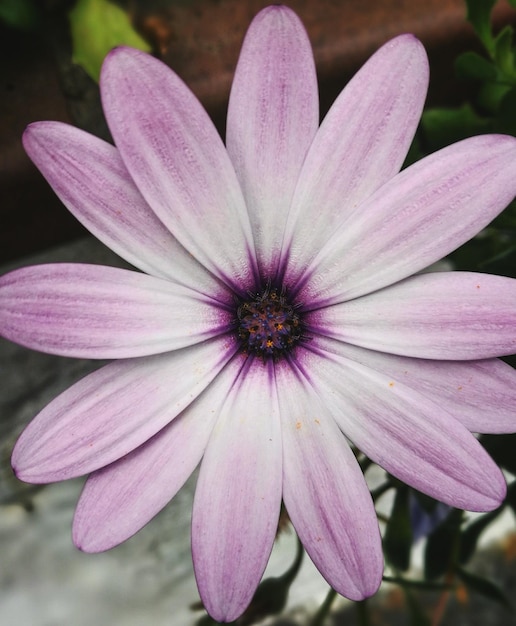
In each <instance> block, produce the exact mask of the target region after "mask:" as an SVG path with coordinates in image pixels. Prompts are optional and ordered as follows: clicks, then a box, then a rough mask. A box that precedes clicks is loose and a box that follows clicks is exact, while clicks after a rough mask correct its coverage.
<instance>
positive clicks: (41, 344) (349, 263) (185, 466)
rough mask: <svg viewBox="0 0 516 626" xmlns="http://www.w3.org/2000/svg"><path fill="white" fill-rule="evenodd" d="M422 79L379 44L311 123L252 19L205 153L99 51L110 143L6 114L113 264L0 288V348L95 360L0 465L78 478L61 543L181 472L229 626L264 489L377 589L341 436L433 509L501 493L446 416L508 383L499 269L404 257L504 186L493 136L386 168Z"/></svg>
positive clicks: (276, 48)
mask: <svg viewBox="0 0 516 626" xmlns="http://www.w3.org/2000/svg"><path fill="white" fill-rule="evenodd" d="M427 80H428V66H427V59H426V56H425V52H424V50H423V47H422V45H421V44H420V43H419V42H418V41H417V40H416V39H415V38H414V37H412V36H411V35H402V36H400V37H398V38H396V39H394V40H392V41H390V42H389V43H387V44H386V45H385V46H383V47H382V48H381V49H380V50H379V51H378V52H377V53H376V54H375V55H374V56H373V57H372V58H371V59H370V60H369V61H368V62H367V63H366V64H365V66H364V67H363V68H362V69H361V70H360V71H359V73H358V74H357V75H356V76H355V77H354V78H353V80H352V81H351V82H350V83H349V85H348V86H347V87H346V89H345V90H344V91H343V92H342V94H341V95H340V96H339V98H338V99H337V100H336V102H335V104H334V105H333V107H332V108H331V110H330V111H329V113H328V114H327V116H326V117H325V119H324V121H323V123H322V125H321V126H320V128H318V122H319V112H318V94H317V83H316V75H315V69H314V61H313V56H312V52H311V48H310V45H309V41H308V38H307V35H306V33H305V31H304V29H303V26H302V24H301V23H300V21H299V19H298V18H297V17H296V15H295V14H294V13H293V12H292V11H291V10H289V9H288V8H286V7H282V6H274V7H269V8H267V9H265V10H263V11H262V12H261V13H259V14H258V16H257V17H256V18H255V19H254V21H253V22H252V24H251V26H250V28H249V31H248V33H247V36H246V38H245V41H244V44H243V48H242V52H241V55H240V59H239V62H238V66H237V69H236V74H235V79H234V83H233V88H232V91H231V97H230V102H229V110H228V119H227V143H226V146H224V144H223V143H222V141H221V140H220V138H219V136H218V134H217V132H216V130H215V129H214V127H213V125H212V123H211V122H210V120H209V118H208V117H207V115H206V113H205V111H204V110H203V109H202V107H201V105H200V104H199V102H198V101H197V100H196V98H195V97H194V96H193V95H192V93H191V92H190V91H189V90H188V88H187V87H186V86H185V85H184V84H183V83H182V82H181V80H180V79H179V78H178V77H177V76H176V75H175V74H174V73H173V72H172V71H170V70H169V69H168V68H167V67H166V66H164V65H163V64H162V63H160V62H159V61H157V60H156V59H154V58H152V57H151V56H148V55H146V54H144V53H142V52H139V51H136V50H131V49H126V48H118V49H116V50H114V51H113V52H112V53H111V54H110V55H109V56H108V58H107V59H106V61H105V64H104V67H103V70H102V76H101V93H102V100H103V106H104V111H105V114H106V118H107V120H108V124H109V127H110V130H111V132H112V135H113V138H114V141H115V146H116V147H113V146H112V145H109V144H107V143H104V142H103V141H101V140H99V139H97V138H96V137H93V136H91V135H88V134H86V133H84V132H82V131H80V130H77V129H75V128H72V127H69V126H67V125H64V124H60V123H57V122H39V123H36V124H33V125H31V126H30V127H29V128H28V129H27V131H26V133H25V135H24V144H25V147H26V150H27V152H28V153H29V155H30V157H31V158H32V159H33V161H34V162H35V163H36V165H37V166H38V167H39V169H40V170H41V171H42V173H43V174H44V176H45V177H46V178H47V179H48V181H49V182H50V184H51V185H52V187H53V188H54V190H55V191H56V193H57V194H58V196H59V197H60V198H61V200H62V201H63V202H64V204H65V205H66V206H67V207H68V208H69V209H70V210H71V211H72V213H73V214H74V215H76V216H77V218H78V219H79V220H80V221H81V222H82V223H83V224H85V225H86V226H87V227H88V228H89V229H90V230H91V232H93V233H94V234H95V235H96V236H97V237H98V238H99V239H101V240H102V241H103V242H104V243H106V244H107V245H108V246H110V247H111V248H112V249H113V250H114V251H116V252H117V253H118V254H120V255H121V256H122V257H124V258H125V259H126V260H127V261H129V262H130V263H132V264H133V265H134V266H136V267H137V268H138V269H139V270H141V272H135V271H129V270H123V269H115V268H110V267H101V266H94V265H80V264H77V265H75V264H54V265H40V266H36V267H27V268H24V269H20V270H17V271H14V272H12V273H10V274H7V275H6V276H4V277H3V279H2V280H1V284H0V294H1V308H0V324H1V329H2V333H3V335H4V336H5V337H7V338H9V339H11V340H14V341H17V342H19V343H21V344H23V345H26V346H28V347H31V348H35V349H38V350H42V351H45V352H50V353H54V354H60V355H66V356H74V357H93V358H101V359H116V360H115V361H113V362H112V363H111V364H109V365H107V366H105V367H103V368H102V369H100V370H98V371H96V372H94V373H93V374H90V375H89V376H87V377H86V378H84V379H83V380H81V381H80V382H78V383H77V384H75V385H74V386H73V387H71V388H70V389H69V390H67V391H65V392H64V393H63V394H61V395H60V396H59V397H58V398H56V399H55V400H54V401H53V402H52V403H50V404H49V405H48V406H47V407H46V408H45V409H44V410H43V411H42V412H41V413H40V414H39V415H38V416H37V417H36V418H35V419H34V421H33V422H32V423H31V424H30V425H29V426H28V428H27V429H26V430H25V432H24V433H23V434H22V435H21V437H20V439H19V441H18V443H17V445H16V447H15V450H14V453H13V461H12V462H13V467H14V469H15V471H16V474H17V475H18V476H19V477H20V478H21V479H22V480H25V481H29V482H34V483H46V482H51V481H57V480H63V479H67V478H71V477H73V476H78V475H82V474H88V473H89V474H90V476H89V478H88V480H87V482H86V485H85V487H84V490H83V492H82V495H81V498H80V500H79V503H78V506H77V510H76V514H75V519H74V525H73V538H74V541H75V543H76V545H77V546H78V547H79V548H81V549H82V550H85V551H88V552H96V551H100V550H106V549H108V548H111V547H112V546H115V545H116V544H118V543H120V542H122V541H124V540H125V539H127V538H128V537H130V536H131V535H133V534H134V533H135V532H136V531H138V530H139V529H140V528H141V527H142V526H143V525H144V524H146V523H147V522H148V521H149V520H150V519H151V518H152V517H153V516H154V515H155V514H156V513H157V512H158V511H159V510H160V509H162V508H163V507H164V506H165V505H166V504H167V502H168V501H169V500H170V499H171V498H172V497H173V496H174V495H175V494H176V492H177V491H178V490H179V489H180V487H181V486H182V485H183V483H184V482H185V480H186V479H187V478H188V476H189V475H190V474H191V472H192V471H193V470H194V468H195V467H196V466H197V465H198V463H199V462H200V461H201V459H202V462H201V468H200V474H199V479H198V483H197V488H196V493H195V500H194V506H193V520H192V550H193V560H194V568H195V574H196V578H197V582H198V587H199V591H200V594H201V597H202V600H203V602H204V604H205V606H206V608H207V610H208V611H209V613H210V614H211V615H212V616H213V617H214V618H215V619H217V620H220V621H231V620H234V619H235V618H237V617H238V616H239V615H240V614H241V613H242V612H243V611H244V610H245V608H246V607H247V605H248V603H249V602H250V600H251V598H252V596H253V593H254V591H255V589H256V587H257V585H258V583H259V581H260V578H261V576H262V574H263V571H264V568H265V566H266V563H267V560H268V557H269V554H270V551H271V547H272V544H273V541H274V537H275V533H276V528H277V524H278V516H279V512H280V504H281V501H282V499H283V501H284V503H285V506H286V508H287V511H288V514H289V516H290V519H291V521H292V524H293V525H294V527H295V529H296V531H297V533H298V535H299V537H300V539H301V541H302V542H303V544H304V546H305V548H306V550H307V552H308V554H309V555H310V557H311V559H312V560H313V561H314V563H315V565H316V566H317V568H318V569H319V570H320V572H321V574H322V575H323V576H324V577H325V578H326V580H327V581H328V582H329V584H330V585H331V586H332V587H334V588H335V589H336V590H337V591H338V592H339V593H341V594H343V595H345V596H347V597H348V598H352V599H355V600H358V599H362V598H364V597H366V596H368V595H370V594H372V593H374V592H375V591H376V589H377V588H378V585H379V583H380V580H381V576H382V568H383V559H382V550H381V542H380V533H379V529H378V524H377V519H376V515H375V510H374V507H373V504H372V501H371V497H370V494H369V491H368V489H367V486H366V483H365V481H364V478H363V475H362V473H361V471H360V469H359V466H358V464H357V462H356V459H355V456H354V454H353V452H352V451H351V448H350V446H349V443H348V440H349V441H351V442H352V443H353V444H354V445H356V446H357V448H359V449H360V450H362V451H363V452H364V453H365V454H366V455H367V456H368V457H370V458H371V459H372V460H373V461H375V462H376V463H378V464H380V465H381V466H383V467H384V468H385V469H386V470H387V471H389V472H391V473H392V474H393V475H394V476H397V477H398V478H399V479H401V480H403V481H405V482H406V483H408V484H409V485H411V486H413V487H415V488H416V489H419V490H420V491H422V492H424V493H426V494H429V495H430V496H432V497H434V498H437V499H439V500H442V501H443V502H445V503H447V504H449V505H452V506H455V507H459V508H464V509H471V510H476V511H486V510H490V509H493V508H495V507H497V506H498V505H499V504H500V502H501V501H502V500H503V498H504V495H505V482H504V479H503V476H502V474H501V472H500V470H499V469H498V468H497V467H496V465H495V464H494V463H493V461H492V460H491V459H490V457H489V456H488V455H487V453H486V452H485V451H484V450H483V448H482V447H481V445H480V444H479V443H478V441H477V439H476V438H475V437H474V436H473V435H472V434H471V432H470V431H473V432H491V433H502V432H509V431H510V432H512V431H514V430H515V427H516V419H515V408H516V397H515V392H514V389H515V388H516V385H515V382H516V378H515V376H514V372H513V370H512V369H511V368H510V367H509V366H507V365H506V364H504V363H503V362H501V361H498V360H496V359H494V358H493V357H496V356H500V355H504V354H510V353H513V352H515V351H516V332H515V323H516V281H515V280H512V279H509V278H502V277H498V276H487V275H483V274H474V273H465V272H443V273H427V274H417V272H419V271H420V270H422V269H423V268H425V267H427V266H428V265H430V264H431V263H433V262H435V261H437V260H438V259H441V258H442V257H443V256H445V255H447V254H448V253H449V252H451V251H452V250H454V249H455V248H456V247H457V246H459V245H461V244H462V243H464V242H465V241H467V240H468V239H469V238H471V237H472V236H473V235H475V234H476V233H478V232H479V231H480V230H481V229H482V228H484V227H485V226H486V225H487V224H488V223H489V222H490V221H491V220H492V219H493V218H494V217H495V216H496V215H497V214H498V213H500V211H501V210H502V209H503V208H504V207H505V206H506V205H507V204H508V203H509V202H510V201H511V200H512V199H513V197H514V194H515V190H516V176H515V174H516V168H515V162H516V140H515V139H513V138H511V137H505V136H496V135H484V136H481V137H474V138H471V139H467V140H465V141H462V142H460V143H457V144H455V145H453V146H450V147H448V148H445V149H444V150H441V151H440V152H437V153H435V154H433V155H431V156H429V157H427V158H425V159H423V160H422V161H419V162H418V163H416V164H415V165H412V166H411V167H409V168H407V169H406V170H404V171H402V172H401V173H399V170H400V168H401V165H402V163H403V161H404V159H405V156H406V154H407V151H408V148H409V145H410V143H411V140H412V138H413V135H414V132H415V129H416V126H417V123H418V120H419V117H420V114H421V111H422V107H423V102H424V98H425V94H426V88H427ZM414 274H416V275H414ZM412 275H414V276H412Z"/></svg>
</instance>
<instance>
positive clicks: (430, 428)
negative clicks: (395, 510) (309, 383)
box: [310, 338, 506, 511]
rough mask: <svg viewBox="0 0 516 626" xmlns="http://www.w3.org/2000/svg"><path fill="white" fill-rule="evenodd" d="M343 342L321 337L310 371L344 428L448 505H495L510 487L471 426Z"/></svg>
mask: <svg viewBox="0 0 516 626" xmlns="http://www.w3.org/2000/svg"><path fill="white" fill-rule="evenodd" d="M343 345H344V344H342V343H341V342H339V341H333V340H329V339H323V338H317V339H314V341H312V342H311V344H310V349H311V350H316V351H317V352H318V354H317V355H316V354H315V353H314V354H313V359H312V362H311V363H310V376H311V378H312V379H313V381H314V382H313V385H314V387H315V388H316V389H317V390H318V391H319V393H320V395H321V396H322V397H324V398H325V400H326V401H327V404H328V407H329V409H330V410H331V412H332V414H333V417H334V419H335V420H336V422H337V424H338V425H339V426H340V428H341V429H342V431H343V433H344V434H345V435H346V436H347V437H349V439H350V440H351V441H352V442H353V443H354V444H355V445H356V446H357V447H358V448H360V450H362V451H363V452H364V453H365V454H366V455H367V456H368V457H369V458H370V459H371V460H373V461H374V462H375V463H378V465H381V466H382V467H383V468H385V469H386V470H387V471H388V472H390V473H391V474H393V475H394V476H396V477H397V478H399V479H400V480H402V481H404V482H405V483H407V484H408V485H410V486H412V487H414V488H415V489H418V490H419V491H422V492H423V493H426V494H428V495H429V496H431V497H432V498H435V499H437V500H441V501H442V502H445V503H446V504H449V505H450V506H454V507H457V508H459V509H467V510H471V511H489V510H492V509H495V508H497V507H498V506H499V505H500V503H501V502H502V501H503V499H504V497H505V493H506V485H505V480H504V478H503V474H502V473H501V471H500V470H499V468H498V467H497V466H496V465H495V463H494V462H493V460H492V459H491V458H490V457H489V455H488V454H487V453H486V451H485V450H484V449H483V448H482V446H481V445H480V444H479V442H478V441H477V440H476V439H475V437H474V436H473V435H472V434H471V433H470V432H469V431H468V430H466V428H465V427H464V426H463V425H462V424H460V423H459V422H458V421H457V420H455V419H454V418H453V416H452V415H449V414H448V413H446V411H445V410H443V409H442V408H441V407H439V406H438V405H436V404H435V403H434V402H432V401H431V400H429V399H428V398H427V397H425V396H424V395H423V394H421V393H418V392H417V391H416V390H414V389H411V388H409V387H407V386H405V385H404V384H403V383H402V382H398V381H395V380H392V379H391V378H389V377H388V376H386V375H385V374H383V373H381V372H378V371H375V370H373V369H371V368H369V367H365V366H363V365H361V364H360V363H358V362H356V361H352V360H350V359H348V358H347V357H346V353H345V348H344V352H342V346H343Z"/></svg>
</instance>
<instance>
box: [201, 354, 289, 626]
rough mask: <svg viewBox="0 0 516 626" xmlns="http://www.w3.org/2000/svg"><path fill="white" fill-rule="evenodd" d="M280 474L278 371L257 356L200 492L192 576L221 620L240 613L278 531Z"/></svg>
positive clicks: (235, 390) (221, 421) (223, 421)
mask: <svg viewBox="0 0 516 626" xmlns="http://www.w3.org/2000/svg"><path fill="white" fill-rule="evenodd" d="M281 476H282V460H281V429H280V422H279V407H278V400H277V394H276V388H275V381H274V367H273V366H272V364H271V363H269V364H264V363H262V362H261V361H260V360H258V359H254V360H251V361H250V362H247V363H246V364H245V365H244V368H243V369H242V372H241V373H240V376H239V377H238V379H237V380H236V382H235V384H234V385H233V387H232V389H231V391H230V392H229V394H227V398H226V400H225V402H224V405H223V407H222V409H221V411H220V416H219V418H218V420H217V423H216V425H215V427H214V429H213V431H212V434H211V437H210V440H209V442H208V446H207V448H206V453H205V455H204V458H203V461H202V464H201V471H200V474H199V480H198V483H197V489H196V491H195V499H194V506H193V518H192V554H193V561H194V569H195V576H196V579H197V586H198V588H199V593H200V595H201V599H202V601H203V603H204V606H205V607H206V609H207V611H208V612H209V613H210V615H211V616H212V617H213V618H215V619H216V620H219V621H222V622H232V621H233V620H235V619H236V618H237V617H238V616H240V615H241V614H242V613H243V611H244V610H245V609H246V607H247V606H248V605H249V603H250V601H251V599H252V597H253V594H254V592H255V590H256V587H257V586H258V583H259V582H260V579H261V577H262V574H263V572H264V570H265V566H266V565H267V561H268V559H269V554H270V552H271V549H272V545H273V542H274V537H275V535H276V531H277V528H278V520H279V513H280V505H281Z"/></svg>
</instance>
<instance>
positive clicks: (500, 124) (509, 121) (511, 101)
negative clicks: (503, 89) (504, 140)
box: [495, 87, 516, 136]
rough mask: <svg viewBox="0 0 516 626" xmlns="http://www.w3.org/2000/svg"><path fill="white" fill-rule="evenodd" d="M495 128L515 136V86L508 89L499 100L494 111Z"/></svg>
mask: <svg viewBox="0 0 516 626" xmlns="http://www.w3.org/2000/svg"><path fill="white" fill-rule="evenodd" d="M495 130H496V132H498V133H506V134H508V135H515V136H516V87H515V88H513V89H511V90H510V91H508V92H507V93H506V94H505V95H504V96H503V98H502V100H501V101H500V104H499V106H498V111H497V112H496V119H495Z"/></svg>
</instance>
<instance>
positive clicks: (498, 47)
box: [495, 26, 514, 77]
mask: <svg viewBox="0 0 516 626" xmlns="http://www.w3.org/2000/svg"><path fill="white" fill-rule="evenodd" d="M513 33H514V30H513V28H512V26H506V27H505V28H503V29H502V30H501V31H500V32H499V33H498V35H497V36H496V38H495V61H496V64H497V65H498V67H499V68H500V70H501V71H502V72H503V73H504V74H505V75H506V76H508V77H511V76H512V77H514V52H513V49H512V36H513Z"/></svg>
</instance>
